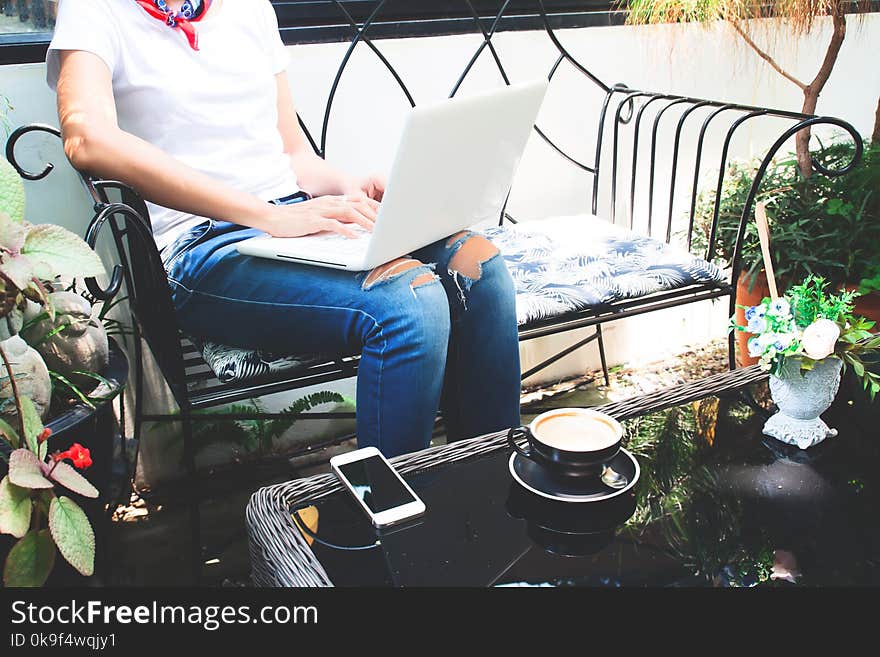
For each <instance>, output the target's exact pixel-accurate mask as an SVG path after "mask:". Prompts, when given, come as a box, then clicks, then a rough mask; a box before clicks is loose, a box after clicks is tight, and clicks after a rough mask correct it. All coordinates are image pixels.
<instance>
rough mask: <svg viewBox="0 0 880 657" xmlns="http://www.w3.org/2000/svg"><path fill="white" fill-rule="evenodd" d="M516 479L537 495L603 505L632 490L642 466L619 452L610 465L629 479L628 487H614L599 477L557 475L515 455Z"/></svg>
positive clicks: (512, 467)
mask: <svg viewBox="0 0 880 657" xmlns="http://www.w3.org/2000/svg"><path fill="white" fill-rule="evenodd" d="M508 465H509V468H510V474H511V476H512V477H513V480H514V481H515V482H517V483H518V484H519V485H520V486H522V487H523V488H525V489H526V490H528V491H529V492H531V493H534V494H535V495H540V496H541V497H545V498H547V499H550V500H556V501H557V502H600V501H602V500H607V499H610V498H612V497H617V496H619V495H623V494H624V493H626V492H627V491H630V490H632V488H633V486H635V484H636V482H637V481H638V480H639V473H640V470H639V464H638V461H636V459H635V457H633V455H632V454H630V453H629V452H627V451H626V450H625V449H623V448H621V450H620V451H619V452H618V453H617V456H615V457H614V458H613V459H611V461H610V462H609V463H608V464H607V465H608V466H610V467H611V468H612V469H613V470H614V471H615V472H617V473H619V474H621V475H623V476H624V477H626V479H627V481H628V483H627V485H626V486H625V487H624V488H611V487H610V486H608V485H607V484H605V483H604V482H603V481H602V480H601V479H600V478H599V476H598V475H597V476H596V477H595V478H592V477H590V478H587V477H583V478H581V477H579V478H577V479H574V478H572V477H560V476H554V475H553V473H551V472H549V471H548V470H547V469H546V468H543V467H541V466H540V465H538V464H537V463H535V462H534V461H532V460H530V459H527V458H524V457H522V456H520V455H519V454H517V453H516V452H514V453H513V454H511V455H510V461H509V462H508Z"/></svg>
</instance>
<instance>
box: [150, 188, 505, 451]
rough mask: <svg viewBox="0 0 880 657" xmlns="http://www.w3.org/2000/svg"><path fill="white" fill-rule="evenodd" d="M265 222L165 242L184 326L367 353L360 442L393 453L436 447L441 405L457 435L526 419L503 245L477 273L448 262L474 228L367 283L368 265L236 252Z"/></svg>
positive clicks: (214, 335)
mask: <svg viewBox="0 0 880 657" xmlns="http://www.w3.org/2000/svg"><path fill="white" fill-rule="evenodd" d="M299 200H302V198H301V197H295V198H289V197H288V198H287V199H284V200H282V201H277V202H286V203H290V202H297V201H299ZM260 234H262V233H261V232H260V231H259V230H256V229H253V228H246V227H244V226H240V225H238V224H233V223H228V222H224V221H214V220H211V221H206V222H204V223H202V224H200V225H198V226H196V227H194V228H193V229H192V230H190V231H189V232H188V233H187V234H185V235H183V236H181V237H180V238H178V239H177V240H176V241H175V242H174V243H173V244H172V245H171V246H169V247H167V248H166V249H165V250H164V251H163V260H164V262H165V268H166V271H167V272H168V280H169V283H170V285H171V290H172V298H173V300H174V305H175V307H176V309H177V317H178V321H179V323H180V327H181V328H182V329H183V331H184V332H185V333H187V334H189V335H192V336H195V337H198V338H202V339H206V340H212V341H215V342H219V343H221V344H228V345H235V346H241V347H250V348H261V349H266V350H270V351H273V352H278V353H332V354H343V355H352V354H357V353H360V354H361V360H360V363H359V365H358V374H357V436H358V446H360V447H364V446H367V445H374V446H376V447H378V448H379V449H380V450H381V451H382V453H383V454H385V455H386V456H389V457H391V456H395V455H398V454H403V453H406V452H411V451H415V450H418V449H423V448H425V447H427V446H428V444H429V442H430V438H431V433H432V430H433V425H434V418H435V415H436V413H437V410H438V408H440V409H441V410H442V413H443V419H444V422H445V424H446V429H447V435H448V437H449V440H458V439H462V438H467V437H471V436H477V435H480V434H483V433H488V432H490V431H497V430H500V429H504V428H507V427H511V426H516V425H518V424H519V421H520V416H519V395H520V364H519V339H518V331H517V323H516V311H515V296H514V289H513V282H512V280H511V278H510V274H509V273H508V271H507V267H506V266H505V264H504V259H503V258H502V257H501V255H500V254H496V255H494V256H492V257H491V258H489V259H488V260H486V261H485V262H483V263H482V264H481V267H480V276H479V278H478V279H472V278H468V277H466V276H464V275H462V274H461V273H460V272H452V271H450V267H449V262H450V260H451V259H452V257H453V255H454V254H455V253H456V252H457V250H458V249H459V248H461V245H462V244H463V243H464V242H465V241H466V240H467V237H468V236H469V234H468V235H466V236H463V237H461V238H459V239H457V240H455V241H453V242H452V243H451V244H447V240H445V239H444V240H440V241H438V242H435V243H434V244H430V245H428V246H426V247H424V248H422V249H419V250H418V251H416V252H414V253H413V254H412V257H414V258H416V259H418V260H420V261H421V262H422V263H430V264H423V265H420V266H418V267H415V268H413V269H408V270H405V271H402V272H401V273H399V274H396V275H395V274H393V273H392V275H390V276H389V277H388V278H387V279H379V280H378V281H376V282H371V284H367V283H366V279H367V276H368V274H369V272H350V271H344V270H337V269H328V268H324V267H315V266H310V265H302V264H298V263H292V262H282V261H278V260H271V259H267V258H256V257H252V256H244V255H241V254H239V253H238V251H237V250H236V248H235V244H236V243H237V242H239V241H241V240H244V239H247V238H250V237H254V236H256V235H260ZM430 272H436V274H437V276H433V277H432V278H431V279H430V280H429V281H428V282H422V281H425V280H426V277H425V276H424V274H426V273H430ZM420 276H421V278H420V282H419V284H413V281H414V280H415V279H416V278H418V277H420Z"/></svg>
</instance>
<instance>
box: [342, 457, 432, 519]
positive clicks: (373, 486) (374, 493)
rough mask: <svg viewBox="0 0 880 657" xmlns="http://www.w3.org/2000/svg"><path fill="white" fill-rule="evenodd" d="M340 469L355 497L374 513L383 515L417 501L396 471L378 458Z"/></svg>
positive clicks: (357, 462) (370, 458) (343, 466)
mask: <svg viewBox="0 0 880 657" xmlns="http://www.w3.org/2000/svg"><path fill="white" fill-rule="evenodd" d="M338 468H339V471H340V472H341V473H342V476H343V477H345V478H346V479H347V480H348V483H349V484H351V487H352V489H353V490H354V493H355V495H357V496H358V497H359V498H360V499H361V500H363V502H364V504H366V505H367V508H368V509H370V511H372V512H373V513H381V512H382V511H387V510H388V509H393V508H394V507H396V506H402V505H403V504H408V503H410V502H415V501H416V498H414V497H413V496H412V495H411V494H410V492H409V491H408V490H407V489H406V488H404V487H403V485H402V484H401V483H400V480H399V479H398V478H397V475H396V474H395V473H394V471H392V470H391V468H390V467H389V466H388V464H387V463H385V461H383V460H382V459H381V458H380V457H378V456H370V457H369V458H365V459H361V460H360V461H352V462H351V463H345V464H343V465H340V466H338Z"/></svg>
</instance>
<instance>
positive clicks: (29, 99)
mask: <svg viewBox="0 0 880 657" xmlns="http://www.w3.org/2000/svg"><path fill="white" fill-rule="evenodd" d="M762 24H767V23H766V22H762ZM558 36H559V37H560V39H561V40H562V42H563V44H564V45H565V46H566V47H567V48H568V49H569V50H570V52H571V53H572V54H573V55H574V56H575V57H576V58H578V59H579V60H580V61H581V62H583V63H584V64H586V65H587V66H588V67H589V68H590V69H591V70H592V72H593V73H594V74H596V75H597V76H598V77H599V78H600V79H602V80H603V81H605V82H606V83H608V84H613V83H615V82H625V83H627V84H628V85H629V86H630V87H633V88H640V89H649V90H658V91H668V92H670V93H675V94H682V95H690V96H697V97H703V98H713V99H720V100H725V101H731V102H738V103H744V104H755V105H762V106H769V107H779V108H785V109H790V110H799V109H800V105H801V95H800V91H799V90H798V89H797V88H796V87H795V86H794V85H792V84H791V83H789V82H787V81H785V80H783V79H782V77H781V76H779V75H778V74H777V73H775V72H774V71H772V70H771V69H770V68H769V67H768V66H767V65H766V64H765V63H764V62H763V61H762V60H760V59H759V58H758V57H757V56H756V55H755V54H754V53H753V52H752V51H751V50H749V49H748V48H747V47H746V46H745V45H744V44H743V43H742V42H740V41H738V40H737V39H736V37H735V35H733V33H732V32H731V31H730V30H728V29H727V28H725V27H724V26H714V27H711V28H710V29H704V28H702V27H700V26H696V25H684V26H676V25H664V26H653V27H638V28H634V27H604V28H597V27H596V28H584V29H575V30H564V31H560V32H559V33H558ZM829 38H830V21H819V22H818V24H817V26H816V28H815V29H814V31H813V33H812V34H811V35H809V36H807V37H802V38H799V39H795V38H792V37H791V36H790V35H787V34H785V33H784V32H783V35H782V38H780V39H778V41H777V44H776V45H777V46H778V48H777V49H776V50H774V52H775V53H777V59H778V60H779V61H780V63H781V64H782V65H783V66H784V67H785V68H787V69H788V70H789V71H791V72H792V73H793V74H795V75H796V76H797V77H799V78H800V79H802V80H807V81H808V80H809V79H811V77H812V75H814V74H815V71H816V70H817V69H818V65H819V62H820V61H821V59H822V57H823V55H824V49H825V47H826V44H827V43H828V40H829ZM878 38H880V14H869V15H866V16H864V17H862V18H861V19H858V18H851V19H850V20H849V32H848V35H847V38H846V41H845V43H844V45H843V48H842V50H841V53H840V56H839V59H838V62H837V65H836V67H835V69H834V73H833V75H832V78H831V80H830V81H829V83H828V85H827V87H826V89H825V91H824V92H823V94H822V96H821V98H820V101H819V107H818V113H821V114H829V115H833V116H838V117H840V118H843V119H845V120H847V121H850V122H852V123H853V124H854V125H855V127H856V128H857V129H858V130H860V131H861V132H862V134H870V130H871V127H872V121H873V112H874V110H875V108H876V105H877V97H878V94H880V68H878V67H877V66H876V65H874V66H870V65H869V62H870V61H871V59H872V58H875V57H876V43H877V39H878ZM762 39H763V37H759V40H762ZM377 43H378V45H379V47H380V48H381V50H382V52H383V53H384V54H385V56H386V57H387V58H388V59H389V60H390V61H391V63H392V64H393V65H394V66H395V68H396V69H397V70H398V72H399V73H400V74H401V76H402V77H403V79H404V80H405V81H406V83H407V85H408V86H409V88H410V90H411V92H412V93H413V96H414V97H415V100H416V102H417V103H423V102H426V101H431V100H437V99H441V98H444V97H445V96H446V95H447V94H448V93H449V91H450V89H451V88H452V85H453V84H454V82H455V80H456V79H457V77H458V75H459V72H460V71H461V70H462V69H463V67H464V65H465V64H466V63H467V61H468V59H469V58H470V56H471V55H472V53H473V52H474V51H475V49H476V48H477V47H478V46H479V43H480V39H479V38H478V37H477V36H476V35H461V36H447V37H435V38H418V39H398V40H387V41H380V42H377ZM346 45H347V44H318V45H302V46H292V47H290V48H289V50H290V53H291V58H292V61H291V67H290V78H291V83H292V87H293V90H294V94H295V99H296V102H297V105H298V109H299V111H300V112H301V114H302V116H303V117H304V120H305V121H306V124H307V125H308V126H309V127H310V128H311V129H312V133H313V135H314V136H315V138H316V139H317V138H319V133H320V125H321V119H322V112H323V107H324V103H325V101H326V97H327V94H328V91H329V88H330V84H331V81H332V77H333V74H334V73H335V71H336V69H337V67H338V65H339V62H340V60H341V58H342V56H343V54H344V51H345V48H346ZM495 45H496V47H497V48H498V51H499V53H500V56H501V58H502V60H503V62H504V64H505V67H506V69H507V71H508V74H509V75H510V77H511V78H512V79H513V80H514V81H516V80H524V79H528V78H532V77H538V76H545V75H546V74H547V71H548V70H549V68H550V66H551V65H552V63H553V61H554V59H555V51H554V50H553V48H552V46H551V45H550V43H549V41H548V39H547V37H546V35H545V34H544V33H543V32H514V33H502V34H499V35H497V36H496V37H495ZM43 78H44V67H43V65H41V64H33V65H22V66H4V67H2V68H0V91H2V92H3V93H4V94H5V95H7V96H8V97H9V98H10V99H11V101H12V103H13V105H14V106H15V110H14V111H13V112H12V114H11V116H10V121H11V123H12V125H14V126H15V125H20V124H23V123H30V122H34V121H41V122H47V123H52V124H56V123H57V119H56V116H55V109H54V99H53V96H52V94H51V93H50V92H49V90H48V89H47V88H46V85H45V83H44V81H43ZM500 82H501V80H500V76H499V75H498V73H497V71H496V69H495V68H494V65H493V64H492V61H491V58H490V57H489V56H488V52H484V54H483V55H482V57H481V59H480V60H479V62H478V64H477V66H476V67H475V69H474V71H473V72H472V74H471V76H470V77H469V78H468V80H467V81H466V83H465V85H464V87H463V88H462V91H461V92H460V93H468V92H471V91H476V90H480V89H484V88H486V86H489V85H493V84H500ZM600 100H601V96H600V94H599V93H597V91H596V89H595V87H593V86H592V85H590V84H589V83H586V82H584V81H583V80H582V79H581V78H579V77H578V76H576V75H575V74H574V73H573V72H572V71H571V69H570V68H567V67H566V65H563V67H562V68H561V69H560V72H559V74H558V76H557V78H556V79H555V81H554V83H553V85H552V87H551V90H550V92H549V94H548V97H547V101H546V103H545V106H544V107H543V109H542V112H541V115H540V117H539V125H541V126H542V127H543V128H544V129H545V130H546V132H548V133H549V134H550V135H551V136H552V137H553V138H554V139H558V140H559V142H560V143H561V144H563V145H564V146H565V147H566V148H568V149H570V151H571V153H572V154H573V155H576V156H579V157H583V158H584V159H585V160H589V155H590V153H592V149H593V144H594V141H593V139H594V135H595V131H596V121H597V111H598V103H599V102H600ZM407 107H408V105H407V104H406V102H405V100H404V97H403V95H402V93H401V92H400V90H399V89H398V88H397V86H396V84H395V83H394V81H393V79H392V78H391V76H390V75H388V74H387V72H386V71H385V70H384V69H383V68H382V65H381V63H380V62H379V61H378V60H377V59H376V57H375V56H374V55H373V53H371V52H370V51H369V50H368V49H367V48H365V47H359V48H358V50H357V51H356V54H355V56H354V57H353V58H352V61H351V62H350V64H349V67H348V69H347V70H346V73H345V75H344V77H343V80H342V84H341V85H340V89H339V93H338V96H337V98H336V100H335V104H334V111H333V113H332V115H331V123H330V131H329V132H330V135H331V137H330V140H329V141H328V148H327V157H328V159H329V160H330V161H331V162H334V163H336V164H339V165H340V166H344V167H346V168H349V169H351V170H353V171H356V172H362V173H365V172H368V171H374V170H376V171H382V170H385V169H387V167H388V165H389V163H390V161H391V157H392V155H393V152H394V146H395V144H396V139H397V135H398V132H399V127H400V125H401V118H402V116H403V113H404V111H405V110H406V108H407ZM779 128H780V124H776V125H775V126H773V125H772V124H770V123H765V124H763V125H758V124H753V125H752V126H750V127H749V128H748V129H747V130H743V132H742V134H741V135H740V136H739V137H738V138H737V139H736V140H734V143H733V149H734V154H736V155H739V156H750V155H753V154H755V153H756V152H758V151H760V148H761V146H762V145H765V144H766V142H767V140H768V139H770V138H772V136H773V130H774V129H775V130H777V131H778V130H779ZM670 143H671V135H670V134H668V131H667V132H661V135H660V145H661V149H660V151H659V152H661V153H663V152H667V153H668V147H669V144H670ZM688 143H689V142H687V140H686V141H685V145H686V146H687V144H688ZM664 149H666V150H664ZM23 153H24V154H23V156H22V158H21V159H22V160H23V161H24V162H25V163H26V164H30V165H31V166H32V168H37V166H38V164H39V163H40V162H44V161H47V160H49V161H53V162H55V163H57V164H58V167H57V170H56V171H55V172H53V174H52V176H51V181H52V182H38V183H27V191H28V216H29V218H30V220H31V221H37V222H41V221H51V222H55V223H59V224H61V225H64V226H67V227H68V228H71V229H73V230H75V231H77V232H79V233H82V232H83V231H84V229H85V222H86V221H87V220H88V218H89V216H90V215H89V203H88V200H87V197H86V195H85V193H84V191H83V190H82V189H81V187H80V186H79V184H78V182H77V181H76V179H75V177H74V175H73V173H72V171H71V170H70V168H69V167H68V166H67V164H66V162H65V161H64V159H63V154H62V153H61V150H60V147H59V146H58V145H57V144H54V143H52V140H46V139H43V138H36V137H33V138H29V141H28V142H27V144H25V145H23ZM646 160H647V158H643V162H644V161H646ZM685 161H686V160H685ZM716 166H717V164H716ZM681 175H682V176H683V179H687V180H689V178H690V175H692V173H687V172H682V174H681ZM589 198H590V182H589V180H588V179H587V178H586V177H585V176H584V175H583V174H581V173H579V172H577V171H575V170H574V169H573V168H571V167H570V166H568V165H565V164H564V163H563V162H562V160H561V159H560V158H559V157H558V156H557V155H556V154H555V153H553V152H551V151H550V149H549V148H548V147H547V146H546V145H545V144H544V143H543V142H542V141H541V140H540V139H539V138H537V137H535V138H533V139H532V141H531V142H530V144H529V146H528V149H527V151H526V155H525V157H524V159H523V163H522V166H521V168H520V171H519V172H518V175H517V180H516V182H515V185H514V191H513V194H512V196H511V201H510V205H509V210H510V212H511V213H512V214H513V215H514V216H516V217H518V218H520V219H534V218H540V217H542V216H547V215H551V214H561V213H566V214H567V213H573V212H584V211H587V210H588V209H589ZM602 198H603V200H605V199H606V198H607V196H603V197H602ZM639 199H640V200H637V204H639V203H641V205H642V206H643V205H644V203H643V202H642V201H643V200H644V198H643V196H641V195H640V197H639ZM679 209H680V208H678V207H676V212H678V210H679ZM726 315H727V308H726V304H722V303H718V304H714V306H713V304H710V303H708V302H707V303H705V304H700V305H697V306H691V307H689V308H686V309H682V310H668V311H663V312H662V313H656V314H652V315H650V316H647V317H639V318H631V319H628V320H622V321H619V322H614V323H612V324H610V325H608V326H607V327H606V347H607V352H608V356H609V361H610V364H612V365H613V364H615V363H619V362H622V361H627V362H639V361H645V360H652V359H656V358H659V357H662V356H663V355H665V354H668V353H671V352H675V351H678V350H680V349H681V348H682V346H683V345H685V344H688V343H696V342H702V341H705V340H706V339H707V338H710V337H718V336H722V335H724V334H725V329H726V325H727V321H726ZM571 339H573V335H569V336H563V337H553V338H547V339H543V340H539V341H533V342H529V343H526V344H524V345H523V367H524V368H528V367H530V366H531V365H533V364H535V363H537V362H539V361H540V360H542V359H543V358H545V357H546V356H547V353H548V345H550V344H564V343H566V342H567V341H569V340H571ZM594 367H598V357H597V354H596V347H595V345H591V346H588V347H586V348H584V349H581V350H579V351H578V352H576V353H575V354H573V355H572V356H570V357H568V358H566V359H565V360H563V361H562V362H560V363H558V364H557V365H555V366H554V367H552V368H550V369H549V370H547V371H545V372H544V373H543V374H542V375H541V378H542V379H554V378H561V377H564V376H570V375H573V374H577V373H579V372H582V371H583V370H584V369H585V368H594ZM536 380H537V379H536ZM154 384H155V386H156V387H154V393H153V394H152V396H151V403H150V406H155V407H162V406H165V405H167V403H168V402H167V396H165V397H163V395H162V391H161V382H160V381H158V377H155V380H154ZM342 388H343V389H344V390H345V394H353V389H352V386H351V382H347V383H345V384H342ZM276 397H279V396H276ZM288 398H289V396H280V397H279V398H278V399H275V400H272V399H270V400H267V406H269V407H281V406H283V405H284V401H285V400H287V399H288ZM325 429H327V428H326V427H325ZM157 444H161V447H157V448H154V449H152V450H151V448H150V447H149V445H147V446H145V449H144V457H145V458H144V462H145V463H146V466H145V467H146V469H147V470H148V472H146V473H145V474H144V476H145V478H146V479H156V478H159V477H161V476H164V475H165V474H167V473H169V472H170V471H171V470H173V467H174V466H173V463H172V461H173V459H171V458H170V457H169V456H168V452H167V450H169V449H170V448H171V445H172V444H173V440H170V439H169V440H168V441H158V443H157ZM222 458H223V457H222V455H218V456H216V460H222ZM211 460H215V459H211Z"/></svg>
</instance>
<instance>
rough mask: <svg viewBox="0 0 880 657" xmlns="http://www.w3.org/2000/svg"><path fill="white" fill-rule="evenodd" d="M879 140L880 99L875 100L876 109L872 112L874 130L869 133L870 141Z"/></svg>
mask: <svg viewBox="0 0 880 657" xmlns="http://www.w3.org/2000/svg"><path fill="white" fill-rule="evenodd" d="M878 142H880V99H878V100H877V111H876V112H875V113H874V132H872V133H871V143H872V144H877V143H878Z"/></svg>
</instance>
